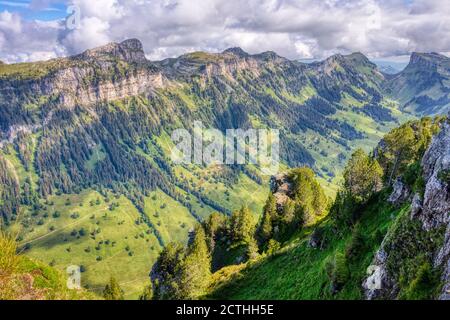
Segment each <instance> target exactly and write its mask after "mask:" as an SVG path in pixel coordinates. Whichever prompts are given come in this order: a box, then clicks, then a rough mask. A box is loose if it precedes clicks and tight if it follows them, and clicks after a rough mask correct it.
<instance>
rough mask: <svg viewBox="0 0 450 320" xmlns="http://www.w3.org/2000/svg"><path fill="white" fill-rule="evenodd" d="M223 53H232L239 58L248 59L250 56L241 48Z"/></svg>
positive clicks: (230, 49)
mask: <svg viewBox="0 0 450 320" xmlns="http://www.w3.org/2000/svg"><path fill="white" fill-rule="evenodd" d="M222 53H224V54H226V53H231V54H234V55H235V56H238V57H246V56H248V55H249V54H248V53H247V52H245V51H244V50H242V48H240V47H234V48H228V49H226V50H225V51H224V52H222Z"/></svg>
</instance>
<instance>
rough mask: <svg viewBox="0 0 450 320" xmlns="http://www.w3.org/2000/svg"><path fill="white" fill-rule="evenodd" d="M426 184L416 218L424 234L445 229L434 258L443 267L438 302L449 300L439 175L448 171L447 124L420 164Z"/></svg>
mask: <svg viewBox="0 0 450 320" xmlns="http://www.w3.org/2000/svg"><path fill="white" fill-rule="evenodd" d="M422 166H423V169H424V174H425V178H426V181H427V185H426V189H425V197H424V201H423V210H422V214H421V215H420V216H419V219H420V221H422V223H423V227H424V228H425V229H426V230H430V229H431V228H436V227H439V226H442V225H447V231H446V235H445V241H444V245H443V246H442V248H441V249H440V250H439V252H438V253H437V255H436V258H435V266H436V267H443V268H444V272H443V275H442V280H443V282H444V287H443V291H442V295H441V297H440V298H441V299H446V300H450V188H449V187H450V186H449V185H448V181H442V176H441V173H442V172H445V171H447V170H449V169H450V124H449V123H447V124H445V125H444V127H443V128H442V131H441V132H440V133H439V134H438V135H437V136H436V137H435V139H434V140H433V142H432V144H431V146H430V148H429V149H428V151H427V152H426V153H425V156H424V158H423V161H422Z"/></svg>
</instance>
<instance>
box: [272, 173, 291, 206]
mask: <svg viewBox="0 0 450 320" xmlns="http://www.w3.org/2000/svg"><path fill="white" fill-rule="evenodd" d="M292 188H293V185H292V183H291V182H290V181H289V179H288V176H287V174H286V173H280V174H278V175H276V176H273V177H272V178H271V179H270V190H271V192H272V194H273V195H274V196H275V199H276V202H277V210H278V212H281V211H282V210H283V207H284V205H285V203H286V202H287V201H288V200H289V198H290V197H291V196H292Z"/></svg>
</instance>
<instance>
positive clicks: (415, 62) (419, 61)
mask: <svg viewBox="0 0 450 320" xmlns="http://www.w3.org/2000/svg"><path fill="white" fill-rule="evenodd" d="M447 59H448V58H447V57H446V56H443V55H441V54H439V53H435V52H432V53H419V52H413V53H412V54H411V59H410V61H409V65H408V68H411V67H423V68H430V67H435V66H437V65H438V64H439V63H440V62H442V61H443V60H447Z"/></svg>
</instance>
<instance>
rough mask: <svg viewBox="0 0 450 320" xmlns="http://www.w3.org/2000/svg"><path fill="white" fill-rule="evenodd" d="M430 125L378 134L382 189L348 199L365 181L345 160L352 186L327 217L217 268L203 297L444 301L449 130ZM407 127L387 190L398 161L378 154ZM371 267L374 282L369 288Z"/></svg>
mask: <svg viewBox="0 0 450 320" xmlns="http://www.w3.org/2000/svg"><path fill="white" fill-rule="evenodd" d="M436 123H439V121H438V122H435V123H434V124H433V122H431V121H430V119H423V120H422V121H421V122H412V123H409V124H406V125H404V126H402V127H400V128H399V129H396V130H394V131H392V132H391V133H390V134H389V135H387V136H386V137H385V138H384V140H383V141H382V143H380V147H379V148H381V150H380V149H378V151H377V152H375V153H374V155H373V156H374V158H375V159H377V160H378V161H380V163H381V164H382V166H383V170H384V171H385V181H386V182H385V187H384V188H383V189H381V190H380V191H378V192H375V191H372V192H373V193H372V195H371V196H370V197H369V198H368V200H367V201H362V202H361V201H357V202H355V200H354V198H353V200H348V199H349V198H348V197H349V196H350V199H352V197H353V196H352V193H353V192H360V190H361V189H360V188H361V186H363V185H364V181H361V180H358V179H355V177H359V175H358V174H357V168H358V167H357V166H359V165H361V162H358V161H352V162H350V163H349V164H348V167H347V169H346V170H349V171H347V172H352V173H351V174H352V175H354V177H353V178H351V179H352V180H351V181H352V184H350V185H347V181H348V180H347V179H349V178H346V184H345V185H346V186H349V187H350V189H349V190H348V189H346V188H347V187H344V189H343V190H342V191H341V192H340V195H339V196H338V198H337V199H336V200H335V204H334V205H333V206H332V208H331V211H330V215H329V217H328V218H327V219H325V220H324V221H322V222H320V223H318V224H317V225H315V226H313V227H308V228H303V229H302V230H300V231H299V232H298V234H296V235H295V236H293V237H292V238H291V239H290V240H289V241H287V242H285V243H284V245H283V247H282V248H281V249H280V250H276V251H273V252H270V253H266V254H263V255H262V256H261V257H260V258H257V259H255V260H253V261H249V262H247V263H246V264H241V265H233V266H228V267H225V268H223V269H222V270H219V271H218V272H216V273H215V274H214V275H213V276H212V281H211V284H210V286H209V288H208V291H209V292H208V293H207V295H206V298H209V299H231V300H233V299H288V300H297V299H300V300H302V299H313V300H316V299H327V300H329V299H338V300H340V299H352V300H353V299H413V300H414V299H448V286H449V281H450V279H449V273H448V261H449V260H448V259H449V258H450V256H449V251H448V250H449V241H448V240H449V233H448V230H449V229H448V224H449V222H450V220H449V218H450V216H449V211H448V209H449V203H450V202H449V188H448V185H449V183H450V180H448V175H447V174H446V173H447V172H448V170H449V169H448V168H449V163H448V161H446V160H444V161H443V162H441V160H443V159H445V158H446V157H448V155H449V145H448V139H449V137H450V132H449V124H448V121H447V122H445V121H444V122H441V123H440V127H441V129H440V130H441V132H440V133H438V134H436V133H437V131H436V127H435V124H436ZM430 125H431V126H430ZM410 129H412V130H413V132H414V138H413V139H411V140H409V142H408V143H407V148H408V149H410V150H414V151H412V153H409V156H408V157H407V158H405V159H404V160H402V162H403V164H402V165H399V166H398V167H397V169H396V170H397V171H396V173H395V175H396V176H397V179H398V180H397V183H395V184H394V186H393V187H392V186H391V185H389V184H386V183H387V181H388V180H387V179H388V177H389V175H390V172H391V170H392V168H393V167H392V164H393V163H395V162H396V160H394V159H393V160H390V161H392V162H391V164H388V163H386V162H384V161H383V159H384V157H385V155H388V154H389V153H390V152H391V151H393V150H394V149H395V148H397V147H398V146H395V143H392V141H391V140H390V139H391V138H392V137H393V136H396V134H397V133H399V132H401V135H402V136H403V137H406V134H405V133H406V132H407V131H409V130H410ZM429 129H431V131H429ZM438 131H439V130H438ZM430 132H431V133H432V134H435V137H434V139H433V141H432V142H431V139H430ZM407 139H408V138H402V139H401V140H402V141H401V142H400V143H401V144H403V146H404V145H405V141H407ZM419 146H420V147H419ZM417 147H419V148H417ZM424 147H425V148H424ZM391 148H394V149H391ZM404 150H406V149H404ZM388 162H389V161H388ZM361 173H363V172H361ZM351 190H354V191H351ZM346 199H347V200H346ZM446 230H447V231H446ZM375 270H377V271H376V272H377V273H376V276H377V277H378V278H374V279H378V280H375V281H379V286H378V285H377V287H374V288H372V287H370V285H369V284H370V283H372V282H371V280H370V279H371V278H370V277H371V276H373V275H374V274H373V272H374V271H375ZM374 283H377V282H374Z"/></svg>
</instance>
